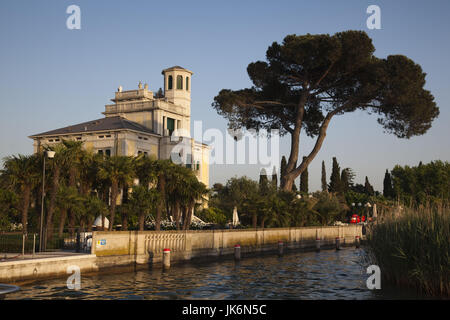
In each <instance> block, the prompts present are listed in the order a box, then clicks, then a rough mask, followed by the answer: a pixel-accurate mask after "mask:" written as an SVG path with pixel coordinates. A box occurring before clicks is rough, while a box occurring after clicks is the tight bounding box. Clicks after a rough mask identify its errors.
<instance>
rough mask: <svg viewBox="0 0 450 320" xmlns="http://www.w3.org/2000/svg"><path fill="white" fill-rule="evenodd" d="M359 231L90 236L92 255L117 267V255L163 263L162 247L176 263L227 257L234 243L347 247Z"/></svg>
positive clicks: (260, 248) (248, 249)
mask: <svg viewBox="0 0 450 320" xmlns="http://www.w3.org/2000/svg"><path fill="white" fill-rule="evenodd" d="M361 232H362V226H360V225H349V226H335V227H307V228H273V229H234V230H208V231H194V230H190V231H160V232H157V231H115V232H108V231H99V232H94V235H93V242H92V254H95V255H96V256H97V257H98V258H99V261H101V263H102V265H104V266H105V267H107V266H113V265H116V264H117V262H118V260H117V259H116V258H115V257H117V256H123V257H127V258H126V259H123V261H124V264H128V263H129V262H130V261H134V262H135V263H136V264H147V263H150V264H152V263H157V262H160V261H161V260H162V251H163V249H164V248H169V249H171V260H172V261H174V262H176V261H183V260H190V259H193V258H204V257H212V256H225V255H230V254H232V253H233V250H234V245H236V244H239V245H240V246H241V251H242V253H243V254H246V253H258V252H264V251H270V250H276V249H277V247H278V242H279V241H283V242H284V243H285V245H286V247H287V248H288V249H311V248H315V244H316V239H320V240H321V246H322V247H327V246H328V247H329V246H333V245H334V243H335V239H336V237H340V238H341V239H345V243H346V244H350V243H353V242H354V239H355V237H356V236H362V234H361ZM341 243H344V240H341ZM109 261H111V262H109ZM119 264H120V261H119Z"/></svg>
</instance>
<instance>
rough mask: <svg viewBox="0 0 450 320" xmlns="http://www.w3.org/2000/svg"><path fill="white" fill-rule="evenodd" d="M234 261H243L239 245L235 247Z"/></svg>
mask: <svg viewBox="0 0 450 320" xmlns="http://www.w3.org/2000/svg"><path fill="white" fill-rule="evenodd" d="M234 260H236V261H239V260H241V246H240V245H239V244H236V245H235V246H234Z"/></svg>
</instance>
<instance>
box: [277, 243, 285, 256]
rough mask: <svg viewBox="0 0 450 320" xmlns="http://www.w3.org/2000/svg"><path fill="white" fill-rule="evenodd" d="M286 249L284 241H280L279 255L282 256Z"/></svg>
mask: <svg viewBox="0 0 450 320" xmlns="http://www.w3.org/2000/svg"><path fill="white" fill-rule="evenodd" d="M283 251H284V243H283V241H278V255H279V256H280V257H281V256H282V255H283Z"/></svg>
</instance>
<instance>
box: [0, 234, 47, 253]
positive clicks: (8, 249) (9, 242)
mask: <svg viewBox="0 0 450 320" xmlns="http://www.w3.org/2000/svg"><path fill="white" fill-rule="evenodd" d="M38 250H39V235H38V234H36V233H29V234H27V235H24V234H23V233H22V232H0V253H3V254H6V253H8V254H9V253H11V254H19V255H20V254H33V253H35V252H37V251H38Z"/></svg>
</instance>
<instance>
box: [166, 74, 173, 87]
mask: <svg viewBox="0 0 450 320" xmlns="http://www.w3.org/2000/svg"><path fill="white" fill-rule="evenodd" d="M172 87H173V79H172V76H169V79H168V80H167V88H168V90H172Z"/></svg>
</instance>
